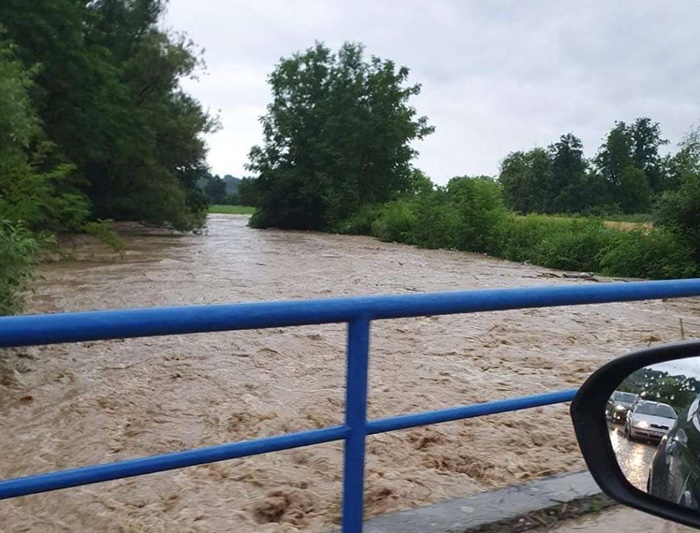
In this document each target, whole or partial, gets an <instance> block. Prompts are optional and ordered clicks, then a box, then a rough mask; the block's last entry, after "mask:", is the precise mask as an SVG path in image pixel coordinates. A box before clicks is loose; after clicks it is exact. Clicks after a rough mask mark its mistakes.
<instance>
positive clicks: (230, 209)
mask: <svg viewBox="0 0 700 533" xmlns="http://www.w3.org/2000/svg"><path fill="white" fill-rule="evenodd" d="M209 213H210V214H212V215H252V214H253V213H255V208H254V207H246V206H244V205H210V206H209Z"/></svg>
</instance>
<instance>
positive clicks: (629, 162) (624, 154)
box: [595, 122, 651, 213]
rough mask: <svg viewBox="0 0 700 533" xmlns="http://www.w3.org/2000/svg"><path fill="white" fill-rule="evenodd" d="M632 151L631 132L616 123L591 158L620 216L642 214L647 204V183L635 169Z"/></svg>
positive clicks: (643, 175)
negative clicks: (593, 159)
mask: <svg viewBox="0 0 700 533" xmlns="http://www.w3.org/2000/svg"><path fill="white" fill-rule="evenodd" d="M633 148H634V139H633V137H632V130H631V129H630V128H628V127H627V125H626V124H625V123H624V122H616V123H615V127H614V128H613V129H612V130H611V131H610V133H608V135H607V137H606V139H605V142H604V143H603V145H602V146H601V147H600V150H599V151H598V155H597V156H596V158H595V164H596V167H597V169H598V172H599V173H600V175H601V176H602V177H603V179H604V180H605V181H606V183H607V184H608V187H609V190H610V192H611V197H612V200H613V202H615V203H616V204H617V205H618V206H619V208H620V210H621V211H622V212H623V213H643V212H645V211H646V210H648V209H649V206H650V203H651V198H650V194H651V189H650V187H649V182H648V179H647V177H646V174H644V171H643V170H642V169H639V168H637V167H636V166H635V161H634V157H633V154H634V150H633ZM640 171H641V172H640Z"/></svg>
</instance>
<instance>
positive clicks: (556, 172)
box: [549, 133, 589, 213]
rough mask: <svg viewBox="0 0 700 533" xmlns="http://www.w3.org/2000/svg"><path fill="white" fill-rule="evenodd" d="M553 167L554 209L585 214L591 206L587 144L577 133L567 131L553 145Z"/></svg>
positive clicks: (551, 148) (550, 150)
mask: <svg viewBox="0 0 700 533" xmlns="http://www.w3.org/2000/svg"><path fill="white" fill-rule="evenodd" d="M549 157H550V159H551V162H552V163H551V168H552V185H551V190H552V201H551V206H550V211H552V212H555V213H581V212H583V211H584V210H585V209H586V207H588V205H589V196H588V194H587V191H586V188H587V187H586V185H587V175H586V171H587V163H586V160H585V158H584V155H583V143H582V142H581V139H579V138H578V137H576V136H575V135H574V134H573V133H567V134H566V135H562V136H561V137H560V138H559V141H558V142H556V143H554V144H552V145H550V147H549Z"/></svg>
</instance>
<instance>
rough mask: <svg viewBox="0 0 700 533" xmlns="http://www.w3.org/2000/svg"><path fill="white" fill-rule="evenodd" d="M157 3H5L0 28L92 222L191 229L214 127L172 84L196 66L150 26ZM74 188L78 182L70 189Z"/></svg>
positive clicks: (198, 216) (202, 212) (158, 11)
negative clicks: (28, 78) (30, 80)
mask: <svg viewBox="0 0 700 533" xmlns="http://www.w3.org/2000/svg"><path fill="white" fill-rule="evenodd" d="M164 6H165V2H164V1H161V0H93V1H89V2H88V1H83V0H36V1H32V2H24V1H23V0H6V1H4V2H0V20H2V22H3V25H4V26H5V28H6V32H7V37H8V38H9V39H11V40H12V41H14V42H15V43H16V45H17V47H18V50H19V52H18V56H19V58H20V60H21V61H22V62H23V64H24V65H25V66H27V67H32V68H33V67H34V66H35V65H37V66H39V68H38V72H37V74H36V76H35V83H36V90H34V91H33V92H32V96H33V98H32V100H33V104H34V107H35V108H36V110H37V112H38V117H39V119H40V121H41V123H42V124H43V129H44V132H45V134H46V137H47V138H48V139H49V140H51V141H53V143H54V145H55V147H56V150H55V151H54V152H53V153H52V154H51V157H49V158H47V159H46V160H45V163H44V164H45V165H49V166H51V165H55V164H57V163H59V162H65V163H70V164H72V165H74V167H75V169H76V172H75V174H76V177H77V178H78V179H79V180H80V190H81V192H84V193H85V194H87V195H88V196H89V198H90V201H91V203H92V205H93V209H92V215H93V216H94V217H98V218H114V219H120V220H139V221H143V222H147V223H151V224H160V225H169V226H172V227H174V228H176V229H183V230H188V229H195V228H197V227H199V226H201V224H202V223H203V221H204V217H205V216H206V201H205V199H204V197H203V195H201V193H200V191H199V190H198V189H197V188H196V186H195V183H196V180H197V179H198V178H199V177H200V176H201V175H202V174H203V173H204V172H206V163H205V155H206V147H205V145H204V141H203V139H202V134H203V133H206V132H208V131H211V130H212V129H213V128H215V127H216V121H215V120H213V119H212V118H211V117H210V116H209V115H208V114H207V113H206V112H204V111H203V110H202V108H201V106H200V105H199V103H198V102H196V101H195V100H194V99H193V98H192V97H190V96H189V95H187V94H185V93H184V92H183V91H182V89H181V88H180V86H179V82H180V80H181V79H182V78H184V77H188V76H192V75H193V74H194V72H195V71H196V70H197V69H198V68H200V66H201V61H200V60H199V58H198V53H197V51H196V50H195V49H194V45H193V44H192V43H191V42H190V41H188V40H187V39H185V38H184V37H182V36H178V35H173V34H169V33H166V32H163V31H162V30H160V28H159V27H158V24H159V18H160V16H161V15H162V13H163V9H164ZM76 183H78V182H76Z"/></svg>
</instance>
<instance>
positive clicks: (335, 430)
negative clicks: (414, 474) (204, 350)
mask: <svg viewBox="0 0 700 533" xmlns="http://www.w3.org/2000/svg"><path fill="white" fill-rule="evenodd" d="M575 394H576V389H569V390H563V391H558V392H548V393H544V394H534V395H531V396H522V397H519V398H509V399H507V400H496V401H493V402H486V403H481V404H474V405H465V406H460V407H453V408H449V409H441V410H438V411H428V412H425V413H416V414H409V415H401V416H396V417H391V418H383V419H379V420H372V421H369V422H368V423H367V433H368V434H369V435H374V434H377V433H385V432H388V431H395V430H399V429H408V428H412V427H416V426H423V425H427V424H437V423H441V422H451V421H455V420H461V419H465V418H473V417H478V416H485V415H492V414H497V413H503V412H507V411H517V410H520V409H529V408H531V407H540V406H543V405H551V404H555V403H562V402H568V401H570V400H571V399H573V397H574V395H575ZM349 431H350V430H349V428H348V427H347V426H334V427H329V428H323V429H316V430H312V431H304V432H301V433H291V434H288V435H278V436H275V437H266V438H263V439H255V440H250V441H243V442H234V443H230V444H221V445H218V446H211V447H207V448H199V449H195V450H188V451H184V452H175V453H169V454H164V455H155V456H151V457H142V458H138V459H128V460H125V461H119V462H115V463H107V464H101V465H94V466H86V467H81V468H75V469H71V470H62V471H58V472H51V473H48V474H36V475H32V476H26V477H21V478H15V479H8V480H3V481H0V500H2V499H6V498H14V497H17V496H27V495H29V494H37V493H40V492H47V491H52V490H58V489H65V488H68V487H77V486H81V485H89V484H92V483H100V482H103V481H110V480H114V479H121V478H127V477H134V476H141V475H145V474H153V473H156V472H163V471H166V470H174V469H177V468H184V467H188V466H196V465H202V464H207V463H213V462H217V461H225V460H228V459H236V458H240V457H247V456H251V455H259V454H263V453H268V452H274V451H281V450H288V449H292V448H299V447H302V446H310V445H313V444H321V443H324V442H331V441H336V440H342V439H345V438H346V437H347V436H348V435H349Z"/></svg>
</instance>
